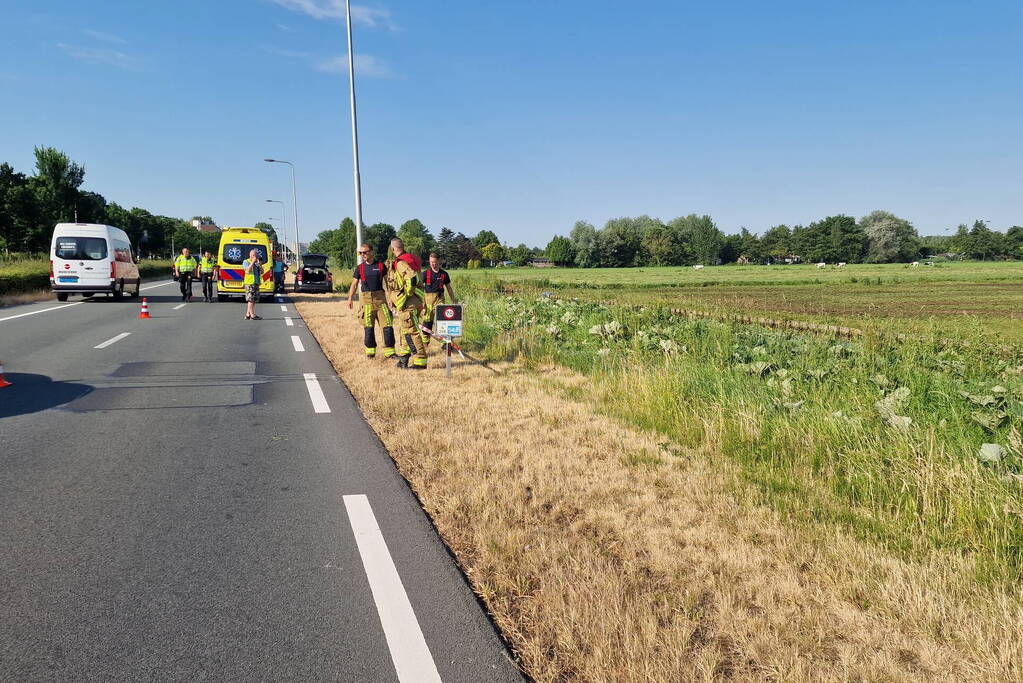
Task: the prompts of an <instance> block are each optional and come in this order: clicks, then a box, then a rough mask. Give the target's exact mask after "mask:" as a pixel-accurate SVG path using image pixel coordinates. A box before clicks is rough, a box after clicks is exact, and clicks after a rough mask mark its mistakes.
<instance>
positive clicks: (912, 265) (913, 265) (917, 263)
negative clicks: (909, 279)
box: [909, 261, 920, 268]
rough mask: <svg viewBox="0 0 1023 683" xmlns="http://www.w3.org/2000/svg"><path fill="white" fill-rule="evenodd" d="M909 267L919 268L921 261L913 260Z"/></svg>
mask: <svg viewBox="0 0 1023 683" xmlns="http://www.w3.org/2000/svg"><path fill="white" fill-rule="evenodd" d="M909 267H910V268H919V267H920V262H919V261H913V262H912V263H910V264H909Z"/></svg>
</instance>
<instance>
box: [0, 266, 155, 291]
mask: <svg viewBox="0 0 1023 683" xmlns="http://www.w3.org/2000/svg"><path fill="white" fill-rule="evenodd" d="M170 272H171V262H170V261H169V260H162V261H161V260H156V261H151V260H144V261H142V262H140V263H139V273H140V275H141V276H142V277H143V278H157V277H164V276H166V277H169V276H170ZM49 286H50V262H49V260H47V259H24V260H18V261H11V262H3V263H0V295H13V294H19V293H32V292H38V291H39V290H45V289H47V288H49Z"/></svg>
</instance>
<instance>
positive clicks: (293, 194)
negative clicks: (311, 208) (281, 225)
mask: <svg viewBox="0 0 1023 683" xmlns="http://www.w3.org/2000/svg"><path fill="white" fill-rule="evenodd" d="M263 161H265V162H267V163H269V164H287V165H288V166H291V201H292V203H293V204H294V205H295V259H296V260H297V259H298V255H299V254H298V184H297V183H296V182H295V164H293V163H291V162H290V161H284V160H283V159H263Z"/></svg>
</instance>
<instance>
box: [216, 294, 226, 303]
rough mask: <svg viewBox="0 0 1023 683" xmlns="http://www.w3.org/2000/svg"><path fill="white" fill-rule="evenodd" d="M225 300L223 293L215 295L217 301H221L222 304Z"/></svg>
mask: <svg viewBox="0 0 1023 683" xmlns="http://www.w3.org/2000/svg"><path fill="white" fill-rule="evenodd" d="M225 301H227V297H226V296H224V295H223V294H218V295H217V303H221V304H222V303H224V302H225Z"/></svg>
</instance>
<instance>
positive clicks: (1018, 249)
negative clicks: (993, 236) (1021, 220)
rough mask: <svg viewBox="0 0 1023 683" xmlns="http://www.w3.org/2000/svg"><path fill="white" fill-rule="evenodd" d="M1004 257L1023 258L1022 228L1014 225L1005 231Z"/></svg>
mask: <svg viewBox="0 0 1023 683" xmlns="http://www.w3.org/2000/svg"><path fill="white" fill-rule="evenodd" d="M1005 255H1006V256H1008V257H1010V258H1017V259H1018V258H1023V226H1019V225H1014V226H1012V227H1011V228H1009V229H1008V230H1006V231H1005Z"/></svg>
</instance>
